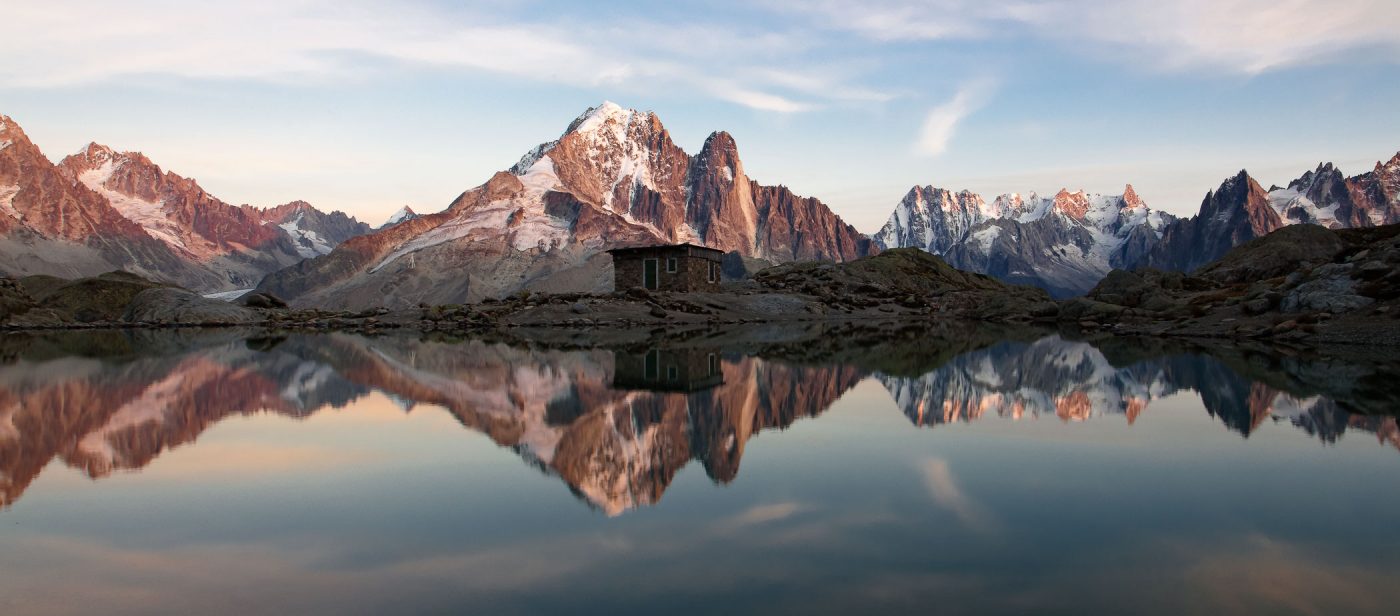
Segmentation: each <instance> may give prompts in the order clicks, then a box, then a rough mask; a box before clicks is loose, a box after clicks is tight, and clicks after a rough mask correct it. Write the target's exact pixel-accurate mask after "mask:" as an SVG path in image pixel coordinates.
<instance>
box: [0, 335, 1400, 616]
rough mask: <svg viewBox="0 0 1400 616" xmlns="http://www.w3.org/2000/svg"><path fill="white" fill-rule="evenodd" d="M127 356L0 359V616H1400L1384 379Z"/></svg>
mask: <svg viewBox="0 0 1400 616" xmlns="http://www.w3.org/2000/svg"><path fill="white" fill-rule="evenodd" d="M131 336H137V335H136V334H132V335H126V334H116V333H109V334H82V335H75V336H67V337H59V338H44V337H23V338H19V337H11V338H7V339H4V341H3V342H4V344H3V345H0V346H3V360H4V363H3V364H0V505H3V509H0V613H4V614H30V613H36V614H62V613H82V614H91V613H94V612H101V613H172V614H195V613H201V614H202V613H227V614H249V613H305V614H313V613H319V614H355V613H432V612H442V613H461V612H466V611H472V612H479V613H538V612H545V611H562V612H567V613H580V612H583V613H619V612H664V613H677V612H679V613H729V612H741V613H746V612H788V613H849V612H870V611H877V610H878V611H882V612H912V613H932V612H937V613H954V614H956V613H976V614H988V613H1020V612H1025V611H1039V612H1050V613H1083V612H1084V611H1086V610H1090V611H1104V612H1106V611H1113V612H1117V613H1164V614H1174V613H1180V612H1182V611H1191V612H1209V613H1301V614H1333V613H1375V614H1382V613H1385V614H1392V613H1395V610H1396V609H1398V608H1396V604H1397V603H1400V524H1397V523H1396V521H1397V520H1400V490H1397V487H1400V428H1397V424H1396V418H1395V415H1394V413H1395V412H1396V410H1397V409H1395V408H1394V407H1393V399H1394V397H1395V395H1396V392H1397V390H1398V389H1400V385H1397V383H1400V381H1395V380H1391V379H1390V376H1389V375H1388V373H1386V372H1385V370H1383V369H1379V371H1378V368H1377V366H1375V365H1367V364H1364V363H1361V364H1355V365H1353V364H1347V363H1345V362H1334V361H1324V360H1318V359H1316V358H1306V357H1288V356H1279V357H1272V356H1269V355H1267V354H1264V355H1261V354H1258V353H1242V352H1241V353H1231V354H1226V355H1219V354H1217V355H1211V354H1206V353H1203V352H1199V351H1191V350H1182V349H1157V348H1149V346H1148V345H1144V344H1141V343H1137V342H1133V341H1111V340H1110V341H1107V342H1099V343H1097V346H1096V345H1094V344H1089V343H1085V342H1076V341H1072V340H1068V339H1065V338H1061V337H1060V336H1057V335H1052V334H1043V335H1037V336H1030V337H1025V336H1023V337H1021V338H1018V339H1016V340H1001V341H992V342H990V343H988V342H980V343H968V344H965V345H962V346H959V347H956V349H955V350H948V351H947V352H942V353H940V352H938V348H933V347H938V346H939V345H943V344H944V343H943V342H927V343H923V346H922V347H921V348H919V349H916V350H917V351H918V352H916V353H913V355H914V356H916V357H925V358H926V359H924V360H919V361H905V360H898V361H896V358H897V357H902V356H900V355H899V354H898V353H884V352H882V353H879V354H878V356H877V357H876V358H874V359H871V360H868V361H856V360H851V361H841V360H832V359H827V360H822V361H815V360H807V361H804V362H803V363H800V364H798V363H789V362H787V361H783V360H781V359H778V358H777V357H778V356H783V355H784V354H783V353H777V354H770V355H767V356H763V355H762V354H760V356H753V355H748V354H745V353H742V352H738V351H734V350H730V349H725V348H706V347H704V346H703V345H701V344H695V343H689V344H680V345H675V346H672V347H667V348H656V349H651V348H643V347H639V348H630V349H626V350H603V349H599V350H585V351H562V350H548V349H541V348H523V347H513V346H507V345H502V344H490V343H485V342H479V341H460V340H457V341H424V340H420V339H418V338H413V337H398V336H388V337H380V338H365V337H359V336H354V335H342V334H330V335H322V336H310V335H307V336H295V335H294V336H289V337H278V338H268V337H260V338H252V339H245V338H244V337H242V336H240V335H238V334H235V333H232V332H212V333H208V334H196V333H190V332H183V333H179V334H150V333H146V334H139V337H131ZM851 344H852V345H857V344H858V343H857V342H855V341H852V342H851ZM948 348H950V349H952V348H953V347H948ZM1382 368H1385V367H1382Z"/></svg>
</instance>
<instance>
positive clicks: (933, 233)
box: [875, 185, 1172, 295]
mask: <svg viewBox="0 0 1400 616" xmlns="http://www.w3.org/2000/svg"><path fill="white" fill-rule="evenodd" d="M1170 220H1172V217H1171V216H1170V215H1165V214H1163V213H1161V212H1156V211H1153V210H1152V209H1151V208H1149V207H1148V206H1147V204H1146V203H1145V202H1144V201H1143V200H1142V198H1141V197H1140V196H1138V194H1137V192H1136V191H1135V190H1134V189H1133V187H1132V186H1131V185H1127V186H1125V187H1124V190H1123V194H1121V195H1102V194H1096V193H1088V192H1086V191H1083V190H1076V191H1070V190H1069V189H1067V188H1066V189H1061V190H1059V191H1058V192H1056V193H1055V194H1054V195H1053V196H1050V197H1041V196H1039V195H1037V194H1036V193H1034V192H1032V193H1028V194H1027V196H1025V197H1023V196H1022V195H1021V194H1020V193H1005V194H1002V195H1000V196H998V197H997V198H996V199H994V200H992V202H991V203H990V204H989V203H987V202H986V200H984V199H982V197H980V196H978V195H976V194H974V193H971V192H968V191H961V192H957V193H952V192H949V191H945V190H942V189H937V188H933V187H931V186H930V187H915V188H914V189H912V190H911V191H910V192H909V193H908V194H906V195H905V197H904V199H902V200H901V201H900V204H899V205H898V206H896V207H895V211H894V212H893V213H892V214H891V216H890V219H889V221H888V222H886V223H885V226H884V227H883V228H882V229H881V230H880V231H879V232H878V233H877V234H876V235H875V240H876V241H877V242H879V243H880V245H881V246H882V247H883V248H897V247H910V246H912V247H917V248H921V249H923V250H926V251H928V252H931V253H934V254H939V255H942V256H943V257H944V259H946V260H947V261H948V262H949V263H950V264H952V265H954V266H955V267H959V268H962V269H967V270H972V271H976V272H979V273H985V274H989V275H992V276H997V277H1000V278H1002V279H1003V280H1008V281H1011V282H1016V283H1028V284H1036V285H1039V286H1042V287H1044V288H1046V289H1049V290H1050V291H1051V292H1052V293H1054V294H1058V295H1071V294H1074V293H1078V292H1082V291H1085V290H1087V289H1088V288H1089V287H1091V286H1093V284H1094V283H1096V282H1098V280H1099V279H1100V278H1101V277H1102V276H1103V275H1104V274H1106V273H1108V271H1109V270H1111V269H1112V268H1113V267H1116V266H1119V265H1121V264H1122V263H1125V262H1127V260H1129V259H1131V258H1134V257H1135V256H1136V255H1138V254H1140V253H1142V252H1144V251H1145V250H1147V249H1149V248H1150V247H1151V246H1152V245H1153V244H1155V243H1156V241H1157V240H1158V239H1160V237H1161V229H1162V227H1163V226H1164V225H1165V224H1166V223H1167V222H1169V221H1170Z"/></svg>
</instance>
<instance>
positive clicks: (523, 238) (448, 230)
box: [370, 156, 569, 272]
mask: <svg viewBox="0 0 1400 616" xmlns="http://www.w3.org/2000/svg"><path fill="white" fill-rule="evenodd" d="M519 177H520V183H521V184H523V185H524V186H525V190H524V191H522V194H520V195H517V196H514V197H512V198H509V199H503V200H499V201H493V202H491V203H489V204H487V205H485V206H483V207H476V208H472V209H470V210H467V211H466V212H463V213H462V215H460V216H458V217H457V218H454V219H453V220H450V221H448V222H446V223H443V224H441V225H439V226H437V227H436V228H434V229H432V230H430V231H428V232H426V233H423V234H422V235H419V236H417V237H415V238H413V239H412V240H410V241H408V242H405V243H404V244H403V245H402V246H400V247H399V248H398V249H397V250H395V251H393V252H391V253H389V255H388V256H386V257H384V259H383V260H381V261H380V262H379V263H378V264H376V265H375V266H374V267H373V268H371V269H370V271H371V272H376V271H379V270H380V269H383V268H384V266H386V265H389V264H390V263H393V262H394V261H395V260H397V259H398V258H399V257H402V256H404V255H406V254H409V253H413V252H417V251H420V250H423V249H425V248H430V247H433V246H437V245H439V244H444V243H447V242H451V241H454V240H459V239H462V238H466V237H470V236H472V235H474V234H481V235H489V234H495V233H498V232H499V231H500V230H502V229H505V230H506V232H507V233H508V234H509V236H510V243H511V246H512V247H513V248H515V249H516V250H520V251H525V250H531V249H536V248H538V249H546V250H547V249H549V248H552V247H555V246H558V245H559V244H562V243H564V242H566V241H568V239H569V226H568V222H567V221H564V220H561V219H558V218H555V217H553V216H550V215H549V214H548V213H546V212H545V207H544V195H545V193H546V192H549V191H551V190H556V189H561V188H562V186H561V184H560V181H559V176H558V175H557V174H555V172H554V161H553V160H551V159H550V158H549V157H548V156H540V157H539V158H537V159H536V160H535V162H534V164H532V165H530V168H529V169H528V170H526V171H525V173H524V174H522V175H520V176H519Z"/></svg>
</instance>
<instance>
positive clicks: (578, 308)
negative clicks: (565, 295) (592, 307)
mask: <svg viewBox="0 0 1400 616" xmlns="http://www.w3.org/2000/svg"><path fill="white" fill-rule="evenodd" d="M569 310H571V311H572V312H573V313H574V314H588V311H589V309H588V304H585V303H583V302H574V303H573V304H572V305H571V306H569Z"/></svg>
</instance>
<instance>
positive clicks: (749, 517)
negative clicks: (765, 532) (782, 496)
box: [715, 502, 805, 533]
mask: <svg viewBox="0 0 1400 616" xmlns="http://www.w3.org/2000/svg"><path fill="white" fill-rule="evenodd" d="M803 509H805V507H804V506H803V505H802V504H801V503H792V502H787V503H771V504H767V505H755V506H753V507H750V508H748V509H745V510H744V511H741V512H739V513H737V514H735V515H732V516H730V517H728V518H725V519H723V520H720V521H719V522H718V523H717V524H716V525H715V530H717V531H718V532H722V533H723V532H734V531H737V530H742V529H745V528H748V527H751V526H758V525H761V524H767V523H769V522H778V521H781V520H786V519H788V518H791V517H792V516H793V515H795V514H797V513H798V512H799V511H802V510H803Z"/></svg>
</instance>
